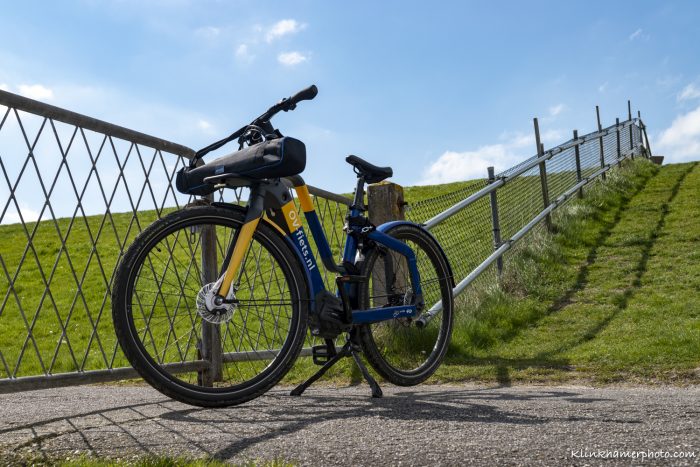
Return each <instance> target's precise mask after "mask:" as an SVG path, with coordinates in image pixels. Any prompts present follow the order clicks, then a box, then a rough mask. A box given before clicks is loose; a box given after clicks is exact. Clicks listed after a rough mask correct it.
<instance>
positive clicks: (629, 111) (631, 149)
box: [627, 100, 634, 160]
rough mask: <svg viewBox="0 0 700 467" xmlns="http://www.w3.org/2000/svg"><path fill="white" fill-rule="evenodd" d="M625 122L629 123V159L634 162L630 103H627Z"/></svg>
mask: <svg viewBox="0 0 700 467" xmlns="http://www.w3.org/2000/svg"><path fill="white" fill-rule="evenodd" d="M627 120H628V121H629V122H630V157H631V158H632V160H634V136H633V135H632V131H633V128H632V127H633V126H634V124H633V123H632V102H631V101H629V100H628V101H627Z"/></svg>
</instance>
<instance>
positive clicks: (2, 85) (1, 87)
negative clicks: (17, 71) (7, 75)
mask: <svg viewBox="0 0 700 467" xmlns="http://www.w3.org/2000/svg"><path fill="white" fill-rule="evenodd" d="M0 89H2V90H3V91H9V90H10V87H9V86H8V85H7V84H5V83H0Z"/></svg>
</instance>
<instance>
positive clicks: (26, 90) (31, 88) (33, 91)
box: [19, 84, 53, 100]
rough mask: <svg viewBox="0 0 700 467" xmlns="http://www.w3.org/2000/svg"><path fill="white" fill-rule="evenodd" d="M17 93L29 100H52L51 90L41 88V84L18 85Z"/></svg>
mask: <svg viewBox="0 0 700 467" xmlns="http://www.w3.org/2000/svg"><path fill="white" fill-rule="evenodd" d="M19 93H20V94H22V95H23V96H26V97H29V98H30V99H36V100H51V99H53V90H51V89H49V88H47V87H45V86H42V85H41V84H20V85H19Z"/></svg>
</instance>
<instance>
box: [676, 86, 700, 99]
mask: <svg viewBox="0 0 700 467" xmlns="http://www.w3.org/2000/svg"><path fill="white" fill-rule="evenodd" d="M698 97H700V89H698V88H697V87H696V86H695V84H693V83H691V84H689V85H687V86H686V87H684V88H683V90H682V91H681V92H680V93H678V96H676V99H677V100H678V101H679V102H680V101H685V100H690V99H697V98H698Z"/></svg>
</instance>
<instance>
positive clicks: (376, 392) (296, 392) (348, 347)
mask: <svg viewBox="0 0 700 467" xmlns="http://www.w3.org/2000/svg"><path fill="white" fill-rule="evenodd" d="M355 340H356V337H355V333H354V330H353V331H350V335H349V337H348V339H347V341H346V342H345V345H343V347H341V349H340V350H339V351H338V353H336V354H335V355H333V357H331V358H330V359H329V360H328V361H327V362H326V363H325V364H324V365H323V366H322V367H321V368H320V369H319V370H318V371H317V372H316V373H314V374H313V375H312V376H311V377H310V378H309V379H307V380H306V381H304V382H303V383H301V384H300V385H299V386H297V387H296V388H294V389H293V390H292V392H290V393H289V395H290V396H301V395H302V394H303V393H304V391H306V389H307V388H308V387H309V386H311V385H312V384H313V383H314V382H316V381H318V379H319V378H321V376H323V375H324V374H325V373H326V372H327V371H328V370H329V369H330V367H332V366H333V365H335V364H336V363H338V362H339V361H340V359H341V358H344V357H352V358H353V360H354V361H355V364H356V365H357V366H358V368H359V369H360V372H361V373H362V376H363V377H364V378H365V380H366V381H367V384H369V387H370V388H371V389H372V397H376V398H379V397H382V395H383V394H382V389H381V388H380V387H379V384H378V383H377V381H376V380H375V379H374V378H373V377H372V375H371V374H369V371H368V370H367V367H366V366H365V364H364V363H362V359H360V355H359V352H360V346H359V345H358V344H357V343H356V342H355ZM330 342H331V344H328V343H327V345H333V344H332V341H330Z"/></svg>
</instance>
